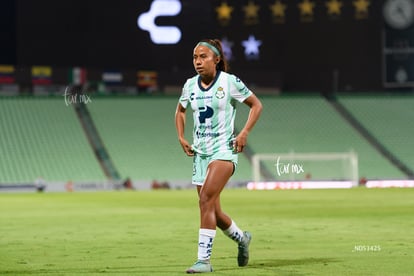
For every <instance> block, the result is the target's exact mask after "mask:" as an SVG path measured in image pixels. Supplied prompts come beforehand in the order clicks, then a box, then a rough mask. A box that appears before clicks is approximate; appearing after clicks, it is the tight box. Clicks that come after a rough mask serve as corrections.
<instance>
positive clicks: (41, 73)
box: [32, 66, 52, 85]
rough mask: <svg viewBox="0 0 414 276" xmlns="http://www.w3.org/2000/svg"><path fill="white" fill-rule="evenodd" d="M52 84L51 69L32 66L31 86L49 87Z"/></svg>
mask: <svg viewBox="0 0 414 276" xmlns="http://www.w3.org/2000/svg"><path fill="white" fill-rule="evenodd" d="M51 83H52V67H50V66H32V84H33V85H49V84H51Z"/></svg>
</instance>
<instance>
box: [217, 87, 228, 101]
mask: <svg viewBox="0 0 414 276" xmlns="http://www.w3.org/2000/svg"><path fill="white" fill-rule="evenodd" d="M225 94H226V93H225V92H224V90H223V87H221V86H220V87H219V88H217V91H216V98H217V99H223V98H224V95H225Z"/></svg>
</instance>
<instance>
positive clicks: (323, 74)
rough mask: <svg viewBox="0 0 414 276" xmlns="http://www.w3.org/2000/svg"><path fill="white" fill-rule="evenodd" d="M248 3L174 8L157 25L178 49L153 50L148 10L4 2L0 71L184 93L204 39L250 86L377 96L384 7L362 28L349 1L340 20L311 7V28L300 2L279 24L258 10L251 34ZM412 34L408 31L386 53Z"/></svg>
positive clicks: (123, 4)
mask: <svg viewBox="0 0 414 276" xmlns="http://www.w3.org/2000/svg"><path fill="white" fill-rule="evenodd" d="M221 2H227V3H228V4H229V5H231V6H233V7H234V10H233V12H232V17H231V21H230V22H229V23H228V24H226V25H223V24H220V22H219V20H218V19H217V14H216V10H215V9H216V8H217V7H218V6H219V5H220V4H221ZM248 2H249V1H247V0H246V1H201V0H191V1H181V3H182V10H181V12H180V14H179V15H177V16H175V17H160V18H158V19H157V20H156V23H157V24H158V25H175V26H177V27H179V28H180V29H181V31H182V38H181V40H180V41H179V43H178V44H176V45H155V44H153V43H152V42H151V40H150V39H149V35H148V33H147V32H145V31H142V30H140V29H139V28H138V27H137V23H136V21H137V17H138V16H139V15H140V14H141V13H143V12H146V11H148V10H149V7H150V5H151V3H152V1H151V0H143V1H110V0H103V1H97V0H72V1H69V0H64V1H54V0H37V1H31V0H17V1H13V0H3V1H2V3H1V9H0V13H1V14H0V15H1V16H0V20H1V21H0V22H1V24H0V28H1V29H0V30H1V33H2V36H1V38H0V39H1V42H2V43H1V46H0V49H1V50H0V64H16V65H17V66H30V65H50V66H56V67H65V66H66V67H70V66H85V67H92V68H123V69H131V70H137V69H142V70H157V71H159V72H160V79H159V81H160V82H161V83H162V82H166V83H168V84H174V82H176V84H179V85H181V83H182V80H183V78H185V77H187V76H188V75H189V74H192V73H193V69H192V64H191V51H192V49H193V47H194V45H195V43H196V42H197V41H198V40H199V39H201V38H205V37H217V38H222V37H228V38H229V39H230V40H231V41H233V42H234V46H233V55H234V57H235V59H234V60H233V61H232V62H231V67H232V68H233V71H234V72H235V73H237V74H238V75H240V76H241V77H242V78H243V79H245V80H246V82H248V83H252V84H255V85H257V86H270V87H278V88H281V89H282V90H283V91H285V92H286V91H313V92H315V91H318V92H320V91H322V92H324V93H327V92H329V91H331V90H333V89H334V90H340V91H382V90H384V85H383V83H384V81H385V80H384V73H383V72H384V70H385V69H386V68H385V67H384V66H385V65H384V62H383V60H384V56H383V32H384V31H385V30H387V31H388V32H389V33H390V34H392V33H397V35H399V32H394V31H393V30H390V28H388V27H387V26H386V24H385V23H384V20H383V16H382V9H383V3H384V1H369V12H368V14H367V15H366V16H364V17H363V18H359V17H358V16H356V14H355V7H354V6H353V4H352V1H342V2H343V6H342V8H341V14H340V15H339V16H329V15H327V13H326V7H325V2H326V1H320V0H319V1H318V0H317V1H313V2H314V3H315V7H314V12H313V18H312V19H311V20H310V21H308V22H304V21H303V20H301V18H300V14H299V9H298V8H296V6H297V4H298V3H299V2H300V1H288V3H287V4H288V8H287V9H286V18H285V22H284V23H283V24H275V23H274V22H273V21H272V15H271V12H270V9H269V6H270V5H271V4H273V3H274V2H275V1H255V3H256V4H257V5H259V6H260V10H259V15H260V18H259V21H258V23H257V24H250V25H249V24H246V22H245V19H244V12H243V6H244V5H247V3H248ZM400 33H401V32H400ZM411 33H412V31H411V30H409V31H408V32H407V31H405V33H402V39H401V37H400V38H398V39H396V40H398V41H397V42H395V43H394V42H391V46H392V44H397V43H398V42H399V41H401V40H407V39H406V38H409V37H410V35H411ZM250 34H254V35H255V37H256V39H259V40H261V41H262V42H263V44H262V46H260V51H261V52H260V58H259V59H258V60H250V61H249V60H246V59H245V58H244V54H243V47H242V46H241V41H242V40H245V39H247V37H248V36H249V35H250ZM400 44H401V43H400ZM409 44H410V45H411V41H410V42H409ZM410 45H408V46H410ZM410 60H412V58H411V57H410V58H409V59H407V58H405V59H404V61H401V59H400V61H401V62H407V61H410ZM391 62H395V60H391V61H390V62H389V64H388V65H387V66H388V67H390V68H391V67H392V66H393V65H392V64H391ZM394 66H395V65H394ZM402 86H404V85H402Z"/></svg>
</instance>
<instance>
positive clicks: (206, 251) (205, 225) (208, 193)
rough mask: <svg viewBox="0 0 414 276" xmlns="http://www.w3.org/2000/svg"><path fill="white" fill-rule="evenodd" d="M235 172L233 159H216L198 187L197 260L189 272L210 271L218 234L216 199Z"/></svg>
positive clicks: (209, 166)
mask: <svg viewBox="0 0 414 276" xmlns="http://www.w3.org/2000/svg"><path fill="white" fill-rule="evenodd" d="M232 172H233V164H232V162H231V161H224V160H214V161H212V162H210V164H209V165H208V169H207V173H206V178H205V180H204V183H203V186H202V187H198V193H199V207H200V230H199V242H198V254H197V258H198V260H197V262H196V263H195V264H194V265H193V266H192V267H190V268H189V269H187V273H198V272H210V271H212V267H211V264H210V258H211V253H212V248H213V242H214V238H215V236H216V225H217V220H216V213H215V207H216V200H217V198H219V196H220V193H221V191H222V190H223V188H224V186H225V185H226V183H227V181H228V180H229V178H230V176H231V175H232Z"/></svg>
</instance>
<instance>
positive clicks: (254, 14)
mask: <svg viewBox="0 0 414 276" xmlns="http://www.w3.org/2000/svg"><path fill="white" fill-rule="evenodd" d="M243 10H244V24H246V25H254V24H258V23H259V10H260V6H259V5H256V4H255V3H254V2H253V1H249V3H248V4H247V5H246V6H243Z"/></svg>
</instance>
